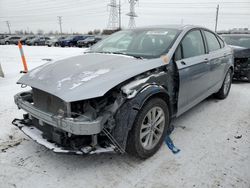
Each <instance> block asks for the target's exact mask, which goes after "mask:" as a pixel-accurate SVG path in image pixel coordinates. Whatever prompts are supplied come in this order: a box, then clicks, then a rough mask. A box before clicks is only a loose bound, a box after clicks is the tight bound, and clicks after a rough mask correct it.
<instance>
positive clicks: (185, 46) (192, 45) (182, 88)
mask: <svg viewBox="0 0 250 188" xmlns="http://www.w3.org/2000/svg"><path fill="white" fill-rule="evenodd" d="M175 62H176V64H177V67H178V70H179V79H180V80H179V94H178V95H179V97H178V98H179V99H178V113H177V116H178V115H180V114H182V113H183V112H185V111H187V110H188V109H189V108H191V107H192V106H194V105H195V104H197V103H198V102H200V101H201V100H203V99H204V98H206V97H207V90H208V89H209V88H210V87H211V83H210V81H209V79H210V64H209V59H208V54H206V49H205V43H204V38H203V35H202V33H201V31H200V30H199V29H195V30H191V31H189V32H188V33H187V34H186V35H185V36H184V37H183V39H182V41H181V43H180V44H179V47H178V48H177V50H176V53H175Z"/></svg>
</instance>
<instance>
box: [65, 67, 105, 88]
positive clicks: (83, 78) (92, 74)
mask: <svg viewBox="0 0 250 188" xmlns="http://www.w3.org/2000/svg"><path fill="white" fill-rule="evenodd" d="M109 71H110V70H109V69H99V70H96V71H84V72H82V73H81V74H80V75H79V76H78V77H77V78H75V80H76V81H75V82H74V83H73V86H72V87H71V88H70V89H74V88H76V87H78V86H80V85H82V84H83V83H84V82H87V81H90V80H92V79H94V78H96V77H98V76H100V75H102V74H106V73H108V72H109Z"/></svg>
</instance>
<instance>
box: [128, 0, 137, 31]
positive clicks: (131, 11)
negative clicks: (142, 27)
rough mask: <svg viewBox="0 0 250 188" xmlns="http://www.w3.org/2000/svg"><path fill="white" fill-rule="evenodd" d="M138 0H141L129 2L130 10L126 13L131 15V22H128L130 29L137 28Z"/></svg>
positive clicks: (130, 0)
mask: <svg viewBox="0 0 250 188" xmlns="http://www.w3.org/2000/svg"><path fill="white" fill-rule="evenodd" d="M137 1H139V0H129V1H128V2H129V4H130V12H129V13H127V14H126V15H127V16H129V23H128V27H129V28H130V29H132V28H135V17H138V16H137V14H136V13H135V4H136V3H137Z"/></svg>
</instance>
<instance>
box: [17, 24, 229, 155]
mask: <svg viewBox="0 0 250 188" xmlns="http://www.w3.org/2000/svg"><path fill="white" fill-rule="evenodd" d="M232 74H233V54H232V49H231V48H230V47H228V46H227V45H226V44H225V43H224V41H223V40H222V39H221V38H220V37H219V36H218V35H217V34H215V33H214V32H212V31H210V30H208V29H206V28H203V27H197V26H162V27H160V26H158V27H147V28H138V29H133V30H123V31H119V32H117V33H115V34H113V35H111V36H110V37H108V38H106V39H104V40H102V41H100V42H99V43H97V44H95V45H94V46H93V47H92V48H90V50H89V51H88V52H86V53H85V54H82V55H79V56H75V57H71V58H67V59H64V60H59V61H57V62H54V63H53V64H51V63H48V64H45V65H42V66H40V67H37V68H36V69H34V70H31V71H30V72H28V73H27V74H25V75H24V76H22V77H21V78H20V79H19V80H18V84H22V85H25V86H30V87H31V90H30V91H27V89H25V91H23V92H21V93H18V94H16V95H15V97H14V98H15V103H16V104H17V106H18V108H19V109H23V110H25V111H26V112H27V113H28V114H26V115H24V119H23V120H14V121H13V124H15V125H16V126H17V127H19V128H20V129H21V130H22V131H23V132H24V133H25V134H27V135H28V136H29V137H30V138H32V139H34V140H35V141H36V142H38V143H40V144H42V145H44V146H45V147H47V148H49V149H51V150H53V151H54V152H58V153H71V154H73V153H74V154H95V153H101V152H110V151H117V152H120V153H125V152H128V153H129V154H131V155H134V156H136V157H139V158H143V159H145V158H148V157H150V156H152V155H153V154H154V153H156V152H157V151H158V150H159V148H160V147H161V144H162V143H163V141H164V139H165V137H166V135H167V133H168V132H169V131H170V122H171V120H172V119H173V118H175V117H179V116H180V115H181V114H183V113H184V112H186V111H187V110H189V109H191V108H192V107H193V106H195V105H197V104H198V103H200V102H201V101H202V100H204V99H205V98H207V97H209V96H211V95H214V96H216V97H217V98H219V99H225V98H226V97H227V96H228V94H229V91H230V87H231V80H232ZM190 115H192V114H190ZM210 134H212V133H210ZM206 139H209V137H206Z"/></svg>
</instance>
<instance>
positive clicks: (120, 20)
mask: <svg viewBox="0 0 250 188" xmlns="http://www.w3.org/2000/svg"><path fill="white" fill-rule="evenodd" d="M121 29H122V18H121V0H119V30H121Z"/></svg>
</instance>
